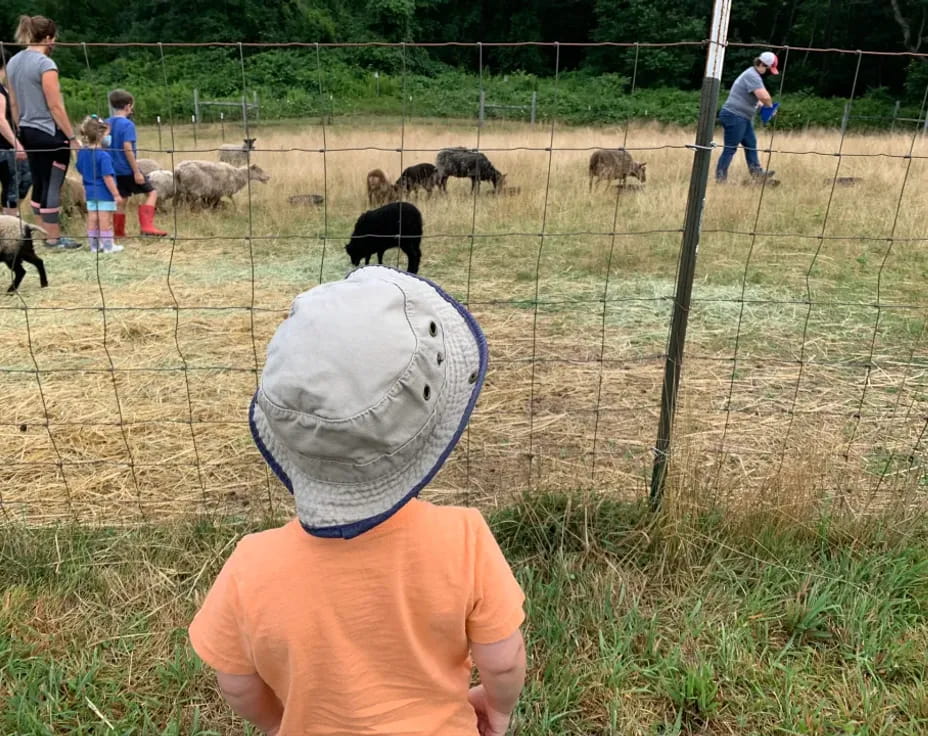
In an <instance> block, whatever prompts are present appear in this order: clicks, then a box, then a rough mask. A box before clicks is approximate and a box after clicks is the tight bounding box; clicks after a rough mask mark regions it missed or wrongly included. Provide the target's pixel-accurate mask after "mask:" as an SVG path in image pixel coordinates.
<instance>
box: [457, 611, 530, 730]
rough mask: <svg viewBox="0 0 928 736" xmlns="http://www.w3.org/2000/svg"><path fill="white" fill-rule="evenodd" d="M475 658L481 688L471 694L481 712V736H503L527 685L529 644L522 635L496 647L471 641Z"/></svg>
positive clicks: (494, 644) (478, 716) (500, 642)
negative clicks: (520, 694) (526, 648)
mask: <svg viewBox="0 0 928 736" xmlns="http://www.w3.org/2000/svg"><path fill="white" fill-rule="evenodd" d="M470 651H471V655H472V656H473V659H474V664H475V665H477V670H478V671H479V672H480V685H478V686H477V687H475V688H472V689H471V691H470V694H469V696H468V697H469V699H470V703H471V705H472V706H473V707H474V711H475V712H476V713H477V727H478V729H479V731H480V736H503V734H505V733H506V730H507V729H508V728H509V718H510V716H511V715H512V711H513V709H514V708H515V706H516V702H517V701H518V700H519V693H521V692H522V686H523V685H524V684H525V642H524V641H523V639H522V632H521V631H519V630H518V629H516V631H515V633H513V634H512V635H510V636H509V637H507V638H505V639H503V640H502V641H498V642H495V643H493V644H478V643H476V642H471V645H470Z"/></svg>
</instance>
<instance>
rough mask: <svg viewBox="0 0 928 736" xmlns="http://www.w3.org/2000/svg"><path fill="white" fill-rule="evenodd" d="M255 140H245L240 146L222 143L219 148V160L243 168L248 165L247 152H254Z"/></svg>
mask: <svg viewBox="0 0 928 736" xmlns="http://www.w3.org/2000/svg"><path fill="white" fill-rule="evenodd" d="M255 140H257V139H255V138H245V139H244V142H243V143H242V145H240V146H237V145H235V144H234V143H223V144H222V145H221V146H219V160H220V161H222V162H223V163H227V164H231V165H232V166H245V165H246V164H247V163H248V152H249V151H254V150H255Z"/></svg>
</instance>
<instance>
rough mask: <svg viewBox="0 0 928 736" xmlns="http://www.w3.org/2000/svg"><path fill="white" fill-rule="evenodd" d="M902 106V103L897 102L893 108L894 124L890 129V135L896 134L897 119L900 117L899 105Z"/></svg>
mask: <svg viewBox="0 0 928 736" xmlns="http://www.w3.org/2000/svg"><path fill="white" fill-rule="evenodd" d="M901 104H902V103H901V102H900V101H899V100H896V106H895V107H894V108H893V122H892V124H891V125H890V127H889V132H890V133H895V132H896V118H898V117H899V105H901Z"/></svg>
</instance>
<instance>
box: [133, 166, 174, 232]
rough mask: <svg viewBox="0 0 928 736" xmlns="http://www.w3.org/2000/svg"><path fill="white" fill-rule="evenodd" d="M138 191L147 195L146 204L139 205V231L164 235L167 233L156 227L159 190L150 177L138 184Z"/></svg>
mask: <svg viewBox="0 0 928 736" xmlns="http://www.w3.org/2000/svg"><path fill="white" fill-rule="evenodd" d="M136 187H137V188H138V189H137V191H141V192H142V193H144V194H145V195H146V199H145V204H142V205H139V232H141V234H142V235H154V236H155V237H159V238H161V237H164V236H165V235H167V233H166V232H165V231H164V230H160V229H158V228H157V227H155V204H156V203H157V202H158V191H157V190H156V189H155V188H154V187H153V186H152V185H151V182H150V181H148V178H147V177H146V178H145V183H144V184H136Z"/></svg>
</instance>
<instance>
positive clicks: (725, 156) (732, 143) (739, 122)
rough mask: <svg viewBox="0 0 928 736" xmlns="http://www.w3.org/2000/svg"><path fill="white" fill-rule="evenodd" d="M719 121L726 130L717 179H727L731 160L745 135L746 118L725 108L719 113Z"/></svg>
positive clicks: (717, 167)
mask: <svg viewBox="0 0 928 736" xmlns="http://www.w3.org/2000/svg"><path fill="white" fill-rule="evenodd" d="M719 121H720V122H721V123H722V127H723V128H724V130H725V148H724V149H723V150H722V155H721V156H719V161H718V164H716V167H715V178H716V181H725V180H726V179H727V178H728V167H729V166H730V165H731V160H732V159H733V158H734V157H735V152H736V151H737V150H738V144H739V143H740V142H741V139H742V137H743V136H744V123H745V120H744V118H740V117H738V116H737V115H732V114H731V113H729V112H726V111H725V110H723V111H722V112H721V113H720V114H719Z"/></svg>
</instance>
